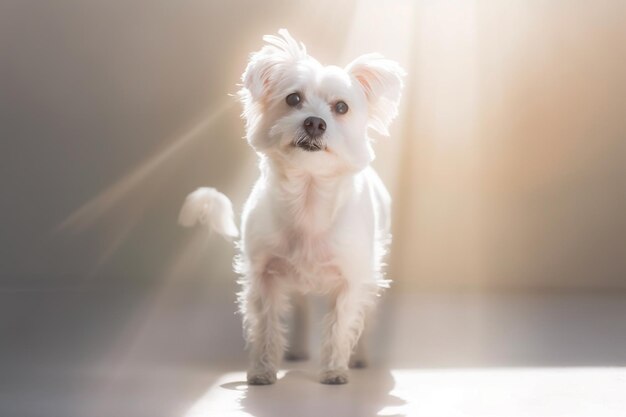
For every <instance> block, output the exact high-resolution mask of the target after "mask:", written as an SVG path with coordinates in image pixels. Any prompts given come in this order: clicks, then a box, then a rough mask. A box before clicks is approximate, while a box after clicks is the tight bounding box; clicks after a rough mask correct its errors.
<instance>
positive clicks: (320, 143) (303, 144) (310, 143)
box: [293, 133, 326, 152]
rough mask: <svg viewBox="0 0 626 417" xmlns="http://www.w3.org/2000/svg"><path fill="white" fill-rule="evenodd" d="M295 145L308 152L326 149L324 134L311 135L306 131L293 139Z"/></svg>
mask: <svg viewBox="0 0 626 417" xmlns="http://www.w3.org/2000/svg"><path fill="white" fill-rule="evenodd" d="M293 146H294V147H296V148H299V149H302V150H303V151H306V152H317V151H323V150H326V142H325V141H324V139H323V137H322V136H315V137H313V136H310V135H308V134H306V133H303V134H301V135H299V136H298V137H297V138H296V140H294V141H293Z"/></svg>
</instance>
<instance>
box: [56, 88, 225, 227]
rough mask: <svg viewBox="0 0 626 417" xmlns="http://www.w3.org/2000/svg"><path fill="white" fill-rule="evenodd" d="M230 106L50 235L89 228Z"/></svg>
mask: <svg viewBox="0 0 626 417" xmlns="http://www.w3.org/2000/svg"><path fill="white" fill-rule="evenodd" d="M234 104H235V103H234V100H228V101H226V102H225V103H222V104H221V105H219V106H218V107H217V108H216V109H214V110H212V111H211V112H210V113H209V114H208V116H207V117H205V118H203V119H202V120H201V121H200V122H198V123H197V124H196V125H194V126H193V127H192V128H190V129H189V130H188V131H187V132H185V133H184V134H182V135H181V136H179V137H177V138H176V139H174V140H172V141H171V143H170V144H169V145H168V146H167V147H166V148H165V149H163V150H162V151H160V152H158V153H157V154H155V155H153V156H152V157H150V158H148V159H147V160H146V161H144V162H142V163H141V164H140V165H139V166H138V167H137V168H135V169H134V170H133V171H132V172H130V173H129V174H127V175H125V176H124V177H122V179H120V180H119V181H117V182H115V183H114V184H112V185H111V186H109V187H108V188H107V189H105V190H104V191H102V192H101V193H99V194H98V195H96V196H95V197H93V198H92V199H91V200H89V201H87V202H86V203H85V204H83V205H82V206H81V207H79V208H78V209H76V210H75V211H74V212H73V213H71V214H70V215H69V216H68V217H67V218H65V220H63V221H62V222H61V223H60V224H59V225H58V226H57V227H56V228H55V229H54V231H55V232H57V233H58V232H62V231H71V232H79V231H82V230H84V229H85V228H87V227H89V226H91V225H93V224H94V223H95V222H96V221H97V220H98V219H99V218H101V217H102V216H103V215H104V214H105V213H107V212H108V211H109V210H111V209H112V208H113V207H114V206H115V205H117V204H118V203H119V202H120V201H121V200H122V199H123V198H124V197H126V196H128V195H129V193H130V192H132V191H134V190H136V189H137V188H138V187H139V186H140V185H141V184H142V183H143V182H144V181H145V180H146V179H147V178H148V177H150V176H151V175H152V174H154V172H155V171H157V170H158V169H159V168H160V167H161V166H163V164H164V163H166V162H167V161H168V160H169V159H170V158H171V157H172V156H174V155H175V154H176V153H178V152H180V151H181V150H182V149H184V148H185V147H186V146H188V145H189V144H191V143H193V142H194V141H195V140H197V139H199V138H201V137H202V134H203V133H205V132H206V131H207V129H208V128H209V127H211V126H212V125H213V124H214V123H215V122H216V121H218V120H219V118H220V117H221V116H223V114H224V113H225V112H226V111H227V110H228V109H230V108H231V107H232V106H233V105H234Z"/></svg>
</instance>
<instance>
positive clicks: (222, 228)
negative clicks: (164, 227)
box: [178, 187, 239, 240]
mask: <svg viewBox="0 0 626 417" xmlns="http://www.w3.org/2000/svg"><path fill="white" fill-rule="evenodd" d="M234 217H235V216H234V213H233V205H232V203H231V202H230V200H229V199H228V197H226V196H225V195H224V194H222V193H220V192H219V191H217V190H216V189H215V188H209V187H203V188H198V189H197V190H196V191H194V192H193V193H191V194H189V195H188V196H187V198H186V199H185V203H184V204H183V207H182V208H181V209H180V214H179V215H178V223H180V224H181V225H183V226H185V227H192V226H195V225H196V224H201V225H206V226H207V227H209V228H210V229H212V230H215V231H216V232H217V233H219V234H220V235H222V236H224V238H226V239H227V240H232V239H233V238H235V237H237V236H238V235H239V231H238V230H237V226H236V225H235V220H234Z"/></svg>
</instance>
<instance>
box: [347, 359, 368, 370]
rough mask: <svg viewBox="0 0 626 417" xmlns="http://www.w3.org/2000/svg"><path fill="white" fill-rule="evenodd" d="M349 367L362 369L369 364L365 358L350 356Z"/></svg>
mask: <svg viewBox="0 0 626 417" xmlns="http://www.w3.org/2000/svg"><path fill="white" fill-rule="evenodd" d="M349 366H350V368H352V369H363V368H367V367H368V366H369V362H368V361H367V359H366V358H354V357H353V358H350V365H349Z"/></svg>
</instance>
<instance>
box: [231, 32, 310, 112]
mask: <svg viewBox="0 0 626 417" xmlns="http://www.w3.org/2000/svg"><path fill="white" fill-rule="evenodd" d="M263 40H264V41H265V43H266V45H265V46H263V48H261V50H260V51H257V52H254V53H253V54H251V55H250V60H249V61H248V66H247V67H246V70H245V71H244V73H243V75H242V76H241V80H242V83H243V88H244V94H245V90H247V92H248V93H249V96H250V98H251V99H252V101H257V100H261V99H262V98H263V97H266V96H267V95H268V94H269V93H270V92H271V91H272V87H273V86H274V85H275V84H276V82H277V80H278V79H279V78H280V74H281V70H282V68H284V67H285V66H286V65H289V64H293V63H295V62H297V61H299V60H301V59H304V58H306V56H307V54H306V48H305V47H304V45H303V44H302V43H300V44H299V43H298V42H296V40H295V39H294V38H292V37H291V35H290V34H289V32H288V31H287V30H286V29H280V30H279V31H278V35H266V36H264V37H263Z"/></svg>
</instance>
